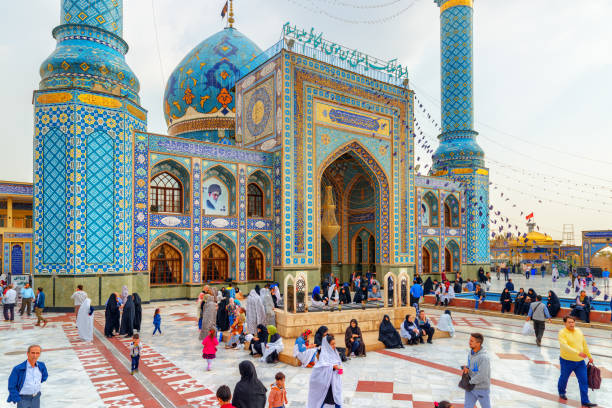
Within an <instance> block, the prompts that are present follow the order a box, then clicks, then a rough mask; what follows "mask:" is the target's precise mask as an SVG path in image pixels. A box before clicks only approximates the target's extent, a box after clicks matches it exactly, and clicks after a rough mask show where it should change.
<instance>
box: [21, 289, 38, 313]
mask: <svg viewBox="0 0 612 408" xmlns="http://www.w3.org/2000/svg"><path fill="white" fill-rule="evenodd" d="M20 295H21V307H20V308H19V316H23V312H24V311H25V310H26V307H27V313H28V316H32V301H33V300H34V291H33V290H32V288H31V287H30V284H29V283H26V284H25V286H24V287H23V288H21V293H20Z"/></svg>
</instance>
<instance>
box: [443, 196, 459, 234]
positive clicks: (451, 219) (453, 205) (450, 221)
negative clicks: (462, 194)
mask: <svg viewBox="0 0 612 408" xmlns="http://www.w3.org/2000/svg"><path fill="white" fill-rule="evenodd" d="M460 219H461V217H460V216H459V200H457V197H455V196H454V195H452V194H451V195H449V196H448V197H446V200H444V226H445V227H447V228H458V227H459V226H460V224H461V222H460Z"/></svg>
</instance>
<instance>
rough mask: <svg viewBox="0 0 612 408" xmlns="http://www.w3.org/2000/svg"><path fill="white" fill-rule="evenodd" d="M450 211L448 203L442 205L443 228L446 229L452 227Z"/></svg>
mask: <svg viewBox="0 0 612 408" xmlns="http://www.w3.org/2000/svg"><path fill="white" fill-rule="evenodd" d="M451 217H452V216H451V209H450V207H449V206H448V203H446V202H445V203H444V226H445V227H446V228H450V227H452V218H451Z"/></svg>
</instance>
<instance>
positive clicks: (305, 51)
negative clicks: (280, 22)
mask: <svg viewBox="0 0 612 408" xmlns="http://www.w3.org/2000/svg"><path fill="white" fill-rule="evenodd" d="M281 50H287V51H290V52H293V53H295V54H300V55H303V56H305V57H308V58H313V59H315V60H317V61H320V62H323V63H325V64H329V65H333V66H335V67H337V68H340V69H344V70H346V71H349V72H353V73H355V74H358V75H362V76H365V77H368V78H372V79H375V80H377V81H381V82H386V83H389V84H391V85H395V86H400V87H407V82H405V80H404V79H401V78H398V77H397V76H395V75H392V74H388V73H385V72H383V71H378V70H375V69H370V68H368V67H367V66H365V65H362V64H355V63H354V61H352V60H351V58H345V59H341V58H340V57H338V56H337V55H334V54H327V53H325V52H323V51H321V50H319V49H314V48H312V47H309V46H307V45H306V44H303V43H300V42H298V41H293V40H291V39H290V40H288V41H285V39H284V38H283V39H282V40H280V41H278V42H277V43H276V44H274V45H273V46H271V47H270V48H268V49H267V50H265V51H264V52H262V53H261V54H259V55H258V56H257V57H255V59H254V60H253V61H251V62H249V64H248V65H245V66H243V67H242V68H240V74H239V78H238V79H242V78H244V77H245V76H246V75H247V74H249V73H250V72H252V71H254V70H255V69H257V68H259V67H260V66H261V65H263V64H264V63H265V62H266V61H268V60H269V59H270V58H272V57H273V56H275V55H276V54H278V53H279V52H281Z"/></svg>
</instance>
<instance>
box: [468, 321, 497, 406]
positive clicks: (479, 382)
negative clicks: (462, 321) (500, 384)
mask: <svg viewBox="0 0 612 408" xmlns="http://www.w3.org/2000/svg"><path fill="white" fill-rule="evenodd" d="M469 341H470V343H469V344H470V352H469V353H468V360H467V366H464V367H463V374H468V375H469V376H470V384H472V385H474V388H473V389H472V390H471V391H467V390H466V391H465V402H464V405H463V406H464V408H474V407H475V406H476V402H480V407H481V408H491V361H490V360H489V355H488V354H487V351H486V350H485V349H484V347H483V346H482V343H483V342H484V336H483V335H482V334H480V333H472V334H471V335H470V340H469Z"/></svg>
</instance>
